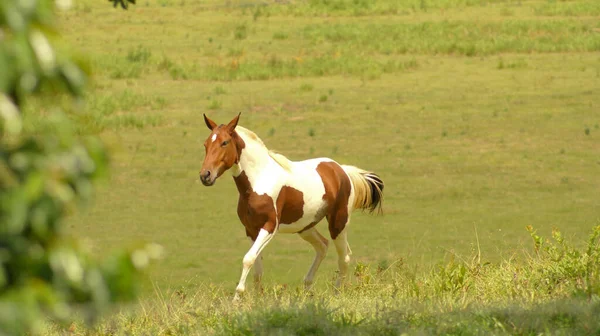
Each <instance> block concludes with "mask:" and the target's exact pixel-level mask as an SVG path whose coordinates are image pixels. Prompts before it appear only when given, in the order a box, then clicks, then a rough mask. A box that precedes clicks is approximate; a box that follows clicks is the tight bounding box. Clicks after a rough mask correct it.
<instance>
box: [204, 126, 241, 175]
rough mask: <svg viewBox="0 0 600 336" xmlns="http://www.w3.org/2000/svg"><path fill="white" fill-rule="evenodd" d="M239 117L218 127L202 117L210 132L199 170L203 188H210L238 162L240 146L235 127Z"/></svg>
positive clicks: (205, 142)
mask: <svg viewBox="0 0 600 336" xmlns="http://www.w3.org/2000/svg"><path fill="white" fill-rule="evenodd" d="M238 119H239V115H238V116H237V117H235V118H233V120H232V121H230V122H229V124H227V125H220V126H217V124H216V123H215V122H214V121H212V120H210V119H208V118H207V117H206V116H204V122H205V123H206V126H207V127H208V128H209V129H210V130H211V131H212V133H211V134H210V135H209V136H208V138H207V139H206V141H204V148H205V150H206V157H205V158H204V163H203V164H202V169H201V170H200V181H202V184H204V185H205V186H212V185H213V184H215V181H216V180H217V178H218V177H219V176H221V175H222V174H223V172H225V171H226V170H228V169H229V168H231V167H232V166H233V165H234V164H235V163H236V162H238V161H239V155H240V154H239V149H238V148H237V147H238V146H240V144H239V143H238V142H237V141H236V138H237V135H236V134H235V127H236V126H237V121H238Z"/></svg>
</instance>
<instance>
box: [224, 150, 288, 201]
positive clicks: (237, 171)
mask: <svg viewBox="0 0 600 336" xmlns="http://www.w3.org/2000/svg"><path fill="white" fill-rule="evenodd" d="M244 140H246V139H244ZM277 167H278V166H277V163H276V162H275V160H273V158H271V156H270V155H269V151H268V149H267V148H265V147H264V146H262V145H259V144H256V143H252V142H246V147H245V148H244V150H242V155H241V157H240V161H239V162H238V163H237V164H236V165H234V167H232V175H233V177H234V178H236V179H238V178H239V177H240V175H241V174H242V173H244V174H245V176H246V178H247V179H248V182H249V185H247V186H246V185H244V186H243V187H242V188H243V189H246V188H253V189H256V187H257V186H253V185H252V183H253V182H254V183H256V182H257V181H261V180H264V178H273V179H276V176H272V175H274V173H277ZM236 183H237V181H236ZM240 187H241V186H240V185H238V188H240ZM239 191H240V192H246V191H247V190H239Z"/></svg>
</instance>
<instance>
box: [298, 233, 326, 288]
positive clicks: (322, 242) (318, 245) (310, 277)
mask: <svg viewBox="0 0 600 336" xmlns="http://www.w3.org/2000/svg"><path fill="white" fill-rule="evenodd" d="M299 235H300V237H302V239H304V240H306V241H307V242H309V243H310V244H311V245H312V246H313V247H314V248H315V252H316V253H317V254H316V255H315V260H314V261H313V263H312V265H311V266H310V269H309V270H308V273H306V276H305V277H304V287H305V288H306V289H310V287H311V286H312V284H313V282H314V278H315V274H316V273H317V270H318V269H319V266H320V265H321V261H323V259H324V258H325V255H326V254H327V247H328V246H329V241H328V240H327V238H325V237H323V236H322V235H321V234H320V233H319V231H317V229H316V228H314V227H313V228H310V229H308V230H306V231H304V232H301V233H299Z"/></svg>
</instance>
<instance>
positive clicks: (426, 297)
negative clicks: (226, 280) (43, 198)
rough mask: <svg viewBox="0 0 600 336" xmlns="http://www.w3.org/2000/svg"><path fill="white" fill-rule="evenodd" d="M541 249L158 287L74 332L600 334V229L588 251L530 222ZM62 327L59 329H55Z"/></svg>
mask: <svg viewBox="0 0 600 336" xmlns="http://www.w3.org/2000/svg"><path fill="white" fill-rule="evenodd" d="M528 230H529V233H530V235H531V237H532V240H533V246H534V248H533V253H531V254H525V255H523V256H521V257H520V258H519V259H517V258H514V257H511V258H510V259H506V260H504V261H503V262H501V263H498V264H491V263H486V262H482V260H481V257H482V256H481V255H479V254H477V253H476V254H474V255H473V256H471V257H470V258H460V257H454V258H451V259H450V260H449V261H447V262H445V263H440V264H439V265H438V266H436V267H434V268H432V269H430V270H429V271H425V272H422V271H418V270H416V269H415V268H414V267H411V266H409V265H407V264H405V263H404V262H403V261H402V260H399V261H397V262H395V263H393V264H391V265H379V266H378V267H372V266H371V265H364V264H357V265H356V267H355V268H354V274H353V277H354V279H353V280H354V281H353V283H352V284H350V285H348V286H347V287H346V288H345V289H344V291H343V292H342V293H341V294H339V295H333V293H332V290H331V289H326V290H323V291H315V292H305V291H303V290H300V289H295V288H287V287H286V286H274V287H270V288H267V289H265V290H264V291H262V292H258V291H254V292H251V293H249V294H247V295H246V296H245V297H244V298H243V301H242V303H240V304H236V305H234V304H232V303H231V302H230V299H231V293H230V289H223V288H222V287H216V286H212V285H203V286H201V287H200V288H198V289H195V290H193V291H186V290H171V291H169V292H167V293H163V292H161V291H159V290H157V291H156V293H155V296H156V297H155V298H153V299H152V300H143V301H141V302H140V304H139V305H138V306H137V307H134V309H133V310H123V311H122V312H121V313H119V314H117V315H115V316H113V317H109V318H108V319H106V320H105V321H103V322H102V323H100V324H99V325H97V326H95V327H94V328H93V329H86V328H85V327H84V326H83V325H80V324H74V325H71V326H70V330H71V331H76V332H75V333H76V334H89V335H102V334H132V335H133V334H152V335H174V334H176V335H196V334H218V335H342V334H343V335H398V334H401V333H408V334H423V333H425V334H432V333H433V334H481V333H484V334H490V333H492V334H513V335H514V334H523V335H533V334H542V333H543V334H579V335H591V334H597V333H598V332H600V320H599V319H597V318H596V316H597V314H599V313H600V242H599V237H600V226H597V227H595V228H594V229H593V230H592V233H591V234H590V236H589V239H588V241H587V244H585V246H584V247H583V248H575V247H573V246H572V245H571V244H569V243H567V242H566V241H565V239H564V238H563V236H562V234H561V233H560V232H559V231H556V230H555V231H554V232H553V234H552V239H543V238H542V237H540V236H538V235H537V233H536V231H535V230H533V228H531V227H528ZM63 328H64V327H61V326H51V327H50V329H51V330H52V332H53V333H54V334H58V333H61V332H62V330H64V329H63Z"/></svg>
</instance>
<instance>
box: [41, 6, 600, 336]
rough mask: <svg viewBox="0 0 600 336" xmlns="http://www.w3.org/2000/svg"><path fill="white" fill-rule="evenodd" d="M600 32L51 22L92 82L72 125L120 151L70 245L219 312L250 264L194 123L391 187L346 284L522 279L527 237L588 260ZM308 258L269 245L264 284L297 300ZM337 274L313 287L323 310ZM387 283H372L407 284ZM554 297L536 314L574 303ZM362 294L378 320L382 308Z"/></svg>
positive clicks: (283, 241)
mask: <svg viewBox="0 0 600 336" xmlns="http://www.w3.org/2000/svg"><path fill="white" fill-rule="evenodd" d="M599 19H600V5H599V2H598V1H595V0H581V1H553V0H549V1H528V0H523V1H501V0H439V1H433V0H419V1H417V0H414V1H413V0H411V1H402V2H400V1H392V0H388V1H384V0H381V1H364V0H329V1H327V0H309V1H300V0H295V1H236V0H231V1H225V2H221V1H210V0H206V1H200V0H156V1H155V0H140V1H139V2H138V4H137V5H135V6H132V7H131V8H130V9H129V10H128V11H121V10H115V9H113V8H112V7H111V6H110V5H109V4H107V3H105V2H99V3H98V2H96V1H91V0H86V1H79V2H77V3H76V5H75V7H74V8H73V9H72V10H70V11H68V12H65V13H62V14H61V19H60V23H61V27H62V31H63V32H64V36H65V38H66V40H67V42H69V44H70V45H71V46H72V47H73V48H74V49H75V50H77V51H78V52H81V53H83V54H87V55H88V56H89V59H90V65H91V67H92V69H93V70H94V73H95V77H94V84H93V89H92V90H91V91H90V94H89V99H88V101H87V104H88V106H87V107H88V108H87V110H86V112H85V113H83V114H78V115H75V116H74V117H75V118H76V119H77V120H78V121H79V124H78V127H79V129H80V131H81V133H84V134H86V133H97V134H100V135H101V136H102V138H103V139H105V141H106V142H107V143H108V144H109V145H110V146H111V149H112V151H113V165H112V166H113V169H112V176H111V178H110V180H109V181H107V183H106V184H104V185H102V186H101V187H100V189H99V191H98V194H97V200H96V202H95V204H94V206H93V207H91V208H90V209H89V210H87V211H85V212H83V213H79V214H77V215H75V216H73V217H72V218H70V219H69V223H68V224H69V227H70V228H71V230H72V231H73V232H74V234H76V235H78V236H80V237H83V238H84V240H85V242H86V243H87V244H88V245H89V246H90V248H91V249H92V250H93V251H94V252H95V253H97V254H98V255H102V254H103V253H104V252H106V251H107V250H108V248H110V247H118V246H127V245H128V244H133V243H135V242H138V241H152V242H156V243H159V244H161V245H162V246H163V247H164V248H165V250H166V256H165V258H164V260H163V261H162V262H161V263H159V264H157V265H156V266H155V267H154V269H153V271H152V273H151V274H150V278H151V280H152V282H153V283H154V286H156V288H157V289H156V291H158V292H159V293H174V292H175V291H180V292H179V293H198V289H199V288H201V289H208V288H213V289H214V292H215V293H216V294H214V295H216V296H215V297H220V298H221V296H224V297H228V296H229V295H230V294H231V292H232V291H233V289H234V287H235V283H236V281H237V280H238V277H239V272H240V271H241V259H242V257H243V255H244V254H245V252H246V251H247V249H248V248H249V246H250V245H249V240H248V239H247V238H246V237H245V234H244V229H243V227H242V225H241V224H240V222H239V220H238V219H237V215H236V210H235V209H236V203H237V191H236V189H235V186H234V184H233V182H232V180H231V178H230V177H228V176H224V177H222V178H221V179H220V180H219V181H217V184H216V185H215V186H214V187H212V188H206V187H204V186H202V185H201V184H200V183H198V182H197V180H198V179H197V174H198V171H199V169H200V166H201V164H202V160H203V158H204V150H203V148H202V142H203V141H204V139H205V138H206V137H207V136H208V130H207V129H206V127H205V126H204V122H203V120H202V113H207V114H208V115H209V116H210V117H211V118H212V119H214V120H216V121H218V122H223V123H224V122H227V121H228V120H230V119H231V118H232V117H233V116H234V115H235V114H237V113H238V112H242V116H241V121H240V124H242V125H244V126H245V127H247V128H250V129H252V130H254V131H255V132H256V133H257V134H258V135H259V136H260V137H261V138H262V139H263V140H264V142H265V143H266V144H267V146H268V147H270V148H272V149H275V150H277V151H279V152H281V153H283V154H285V155H287V156H288V157H289V158H291V159H293V160H301V159H306V158H310V157H320V156H327V157H331V158H333V159H335V160H337V161H338V162H341V163H346V164H352V165H357V166H359V167H362V168H365V169H369V170H373V171H375V172H377V173H379V174H380V175H381V176H382V178H383V179H384V181H385V183H386V188H385V200H384V215H383V216H368V215H365V214H362V213H356V214H355V215H354V216H353V219H352V224H351V227H350V232H349V243H350V246H351V247H352V250H353V252H354V254H353V257H354V260H353V267H356V265H359V266H360V265H368V267H370V268H371V269H373V270H375V269H377V268H378V267H380V268H383V269H385V268H386V267H387V266H389V265H395V264H398V263H401V264H403V265H406V266H405V267H407V268H409V269H411V270H412V272H414V274H416V275H415V276H417V275H419V276H421V275H422V276H425V275H427V274H430V273H429V272H430V270H431V269H432V267H433V266H434V265H437V264H440V263H441V264H444V265H445V264H446V262H448V260H449V259H450V258H455V259H457V260H461V258H464V259H468V260H470V257H471V256H472V255H473V254H474V253H476V252H477V253H480V257H481V260H482V261H481V263H484V262H491V263H492V265H501V264H502V263H503V262H507V261H510V260H513V259H514V258H516V259H519V260H528V259H527V258H529V257H528V256H527V254H528V253H533V248H532V246H533V245H532V243H531V237H530V235H529V234H528V232H527V231H526V226H528V225H532V226H533V227H534V228H536V229H537V230H538V232H539V234H540V235H542V236H545V237H549V236H550V233H551V231H552V228H557V229H559V230H560V231H561V232H562V234H563V235H564V236H566V237H567V238H568V239H569V240H570V241H573V242H574V244H575V246H576V247H577V248H584V247H585V242H586V239H587V236H588V234H589V233H590V230H591V228H592V227H594V226H595V225H598V223H599V222H598V220H599V218H600V215H599V214H600V203H599V201H598V199H599V196H600V175H599V172H600V98H599V97H600V54H599V53H598V51H600V20H599ZM31 119H32V120H31V125H35V122H36V120H35V117H34V118H31ZM323 228H324V226H323ZM321 231H322V232H326V231H324V230H321ZM478 251H480V252H478ZM313 253H314V252H313V250H312V247H310V245H309V244H307V243H305V242H303V241H302V240H301V239H300V238H299V237H296V236H294V235H278V236H277V237H276V238H275V239H274V240H273V242H272V243H271V244H270V245H269V246H268V247H267V249H266V250H265V253H264V257H265V281H266V283H267V285H268V286H274V287H273V288H275V289H274V290H276V289H277V288H279V287H278V286H280V285H285V286H287V288H292V289H295V288H296V287H298V286H300V284H301V281H302V277H303V275H304V273H305V272H306V270H307V269H308V267H309V266H310V263H311V262H312V258H313ZM335 258H336V256H335V253H334V252H333V250H331V251H330V253H329V255H328V257H327V259H326V260H325V261H324V263H323V264H322V267H321V269H320V271H319V274H318V275H317V289H318V290H320V291H324V292H323V293H325V294H322V295H323V296H322V298H325V297H327V293H328V292H327V291H328V288H329V286H330V283H331V279H332V277H333V276H334V271H335V269H336V265H337V263H336V262H335ZM400 260H401V262H399V261H400ZM523 262H524V263H526V262H525V261H523ZM357 263H358V264H357ZM360 267H362V266H360ZM360 267H358V268H360ZM497 267H498V268H497V270H501V269H502V268H501V266H497ZM490 274H491V273H490ZM496 275H497V274H496ZM496 275H494V276H496ZM490 276H492V275H490ZM390 277H391V276H389V275H387V276H386V277H380V278H378V279H379V281H380V282H381V283H386V284H388V285H390V284H391V283H394V281H396V282H397V281H399V280H398V278H397V277H396V278H394V277H391V278H390ZM394 279H396V280H394ZM353 281H355V282H358V283H359V284H360V283H361V281H362V280H360V279H356V278H355V279H353ZM390 286H391V285H390ZM386 288H387V287H386ZM490 288H496V287H490ZM527 288H532V289H533V287H527ZM146 293H147V297H149V298H153V297H155V295H156V294H154V290H153V286H150V285H148V286H146ZM219 293H220V294H219ZM431 293H436V292H435V291H432V292H431ZM553 293H554V292H553ZM557 293H558V294H556V296H552V295H550V296H544V297H543V299H544V300H550V299H560V298H563V297H564V296H569V295H568V294H565V293H563V292H560V291H559V292H557ZM354 294H355V295H356V297H358V298H363V297H369V295H372V299H371V300H370V301H369V302H371V303H372V304H374V302H376V301H377V300H376V298H378V297H379V298H382V297H386V295H387V294H389V293H388V292H386V291H382V292H380V293H379V294H373V293H371V292H364V293H363V292H359V293H358V294H356V293H354ZM354 294H353V295H354ZM204 295H207V296H204ZM273 295H275V294H273ZM290 295H291V294H290ZM200 297H201V299H199V302H204V301H206V300H210V295H209V294H202V295H200ZM269 297H270V298H271V297H272V295H270V296H269ZM349 297H355V296H349ZM405 298H406V299H407V300H408V298H409V297H408V296H406V297H405ZM492 298H493V296H489V300H487V299H485V300H481V301H480V302H479V303H482V304H483V303H486V302H491V301H493V300H492ZM345 299H348V298H347V297H344V298H341V299H335V300H338V301H335V302H333V303H331V305H333V306H335V304H336V302H337V303H338V304H339V303H340V302H341V303H342V304H345V303H344V302H346V301H343V300H345ZM498 299H503V300H504V299H510V297H508V296H502V295H500V296H499V297H498ZM290 300H291V299H290ZM348 300H349V299H348ZM357 300H358V301H356V300H354V301H352V304H351V305H350V306H356V307H358V306H359V305H360V302H361V301H360V300H361V299H357ZM447 300H448V302H450V301H452V302H454V301H453V300H460V297H457V296H449V297H448V298H447ZM486 300H487V301H486ZM533 301H535V300H533ZM286 302H287V301H286ZM311 302H312V303H311ZM386 302H387V303H386V304H389V305H391V303H390V302H388V301H386ZM544 302H546V301H544ZM288 303H289V302H288ZM313 303H314V301H313V300H308V301H302V303H301V304H300V306H301V307H304V308H302V309H306V310H302V309H300V308H299V309H300V311H302V312H307V314H311V310H310V309H313V308H310V307H313V306H310V305H311V304H313ZM544 304H546V303H544ZM197 305H198V306H202V307H205V306H203V305H207V306H206V307H208V306H209V305H210V304H209V303H207V302H204V303H197ZM574 305H575V306H574V307H576V308H573V309H575V310H577V309H580V310H581V311H586V312H587V311H588V310H589V309H596V310H597V309H598V308H597V305H596V306H595V307H596V308H594V306H588V305H583V306H582V307H580V306H578V305H579V303H576V304H574ZM159 306H160V305H159ZM567 306H568V305H567ZM261 307H264V305H261ZM281 307H285V305H284V306H277V305H275V306H272V307H271V306H269V307H266V308H264V309H266V310H271V311H274V310H277V309H283V308H281ZM307 307H308V308H307ZM365 307H374V306H373V305H371V304H367V305H366V306H365ZM407 307H408V306H407ZM411 307H412V306H411ZM445 307H446V308H448V307H454V308H457V307H458V308H461V309H462V308H465V307H463V306H461V305H460V304H459V303H455V304H454V303H453V304H448V305H447V306H445ZM569 307H570V306H569ZM488 308H489V307H488ZM215 309H216V310H215V312H217V313H219V312H220V313H219V314H221V313H222V312H223V311H224V310H223V308H222V307H219V308H215ZM315 309H320V308H315ZM365 309H368V308H365ZM406 309H413V308H406ZM415 309H416V308H415ZM490 309H492V308H490ZM498 309H500V308H498ZM523 309H526V308H523ZM544 309H546V308H543V309H541V310H540V311H552V308H547V310H544ZM548 309H549V310H548ZM384 310H385V309H384ZM248 311H250V312H251V309H250V308H248ZM411 311H413V310H411ZM414 311H418V310H414ZM414 311H413V312H414ZM435 311H436V309H435V308H431V309H430V310H429V313H430V314H433V312H435ZM447 311H448V309H441V310H440V311H439V312H440V313H441V312H447ZM590 311H591V310H590ZM217 313H215V314H217ZM251 313H252V312H251ZM372 313H373V310H371V311H370V313H369V314H371V315H369V316H371V317H370V318H372V317H373V316H375V315H373V314H374V313H373V314H372ZM459 313H460V312H458V313H457V314H459ZM224 314H225V313H224ZM282 314H283V313H282ZM357 314H363V313H360V312H359V313H357ZM406 314H409V313H408V310H407V311H406ZM415 314H417V313H415ZM540 314H543V313H540ZM225 315H226V314H225ZM334 315H335V314H334ZM409 315H410V314H409ZM426 315H427V314H426ZM220 316H221V315H220ZM241 316H242V317H240V318H244V317H243V316H246V315H243V314H242V315H241ZM335 316H338V315H335ZM344 316H345V315H344ZM407 316H408V315H407ZM423 316H425V315H423ZM428 316H429V315H428ZM231 318H232V319H233V318H234V317H231ZM248 318H250V317H248ZM356 318H358V319H359V320H360V316H358V317H356ZM432 318H433V317H432ZM448 318H450V319H457V318H458V317H456V316H455V317H448ZM458 319H459V320H460V318H458ZM357 321H358V320H357ZM354 322H356V321H354ZM448 323H450V322H448ZM486 323H487V322H486ZM475 324H476V323H475ZM486 325H487V324H486ZM407 326H412V327H417V329H418V330H420V329H419V327H418V325H416V324H411V323H409V324H408V325H407ZM595 327H596V328H598V326H597V325H596V326H595ZM374 328H375V327H374ZM209 329H210V328H209ZM190 330H192V331H190V332H191V333H194V332H198V330H201V329H193V328H192V329H190ZM210 330H213V331H214V330H217V329H210ZM331 330H333V329H331ZM335 330H337V329H335ZM340 330H341V329H340ZM356 330H357V331H356V333H358V334H360V333H363V332H365V333H370V332H371V331H369V330H371V329H369V330H367V329H365V330H362V329H360V330H359V329H356ZM361 330H362V331H361ZM373 330H379V329H373ZM423 330H424V329H423ZM444 330H445V329H439V330H438V331H439V332H442V333H444ZM481 330H487V329H481ZM498 330H499V329H498ZM536 330H537V329H536ZM590 330H592V329H590ZM593 330H598V329H593ZM397 331H398V332H399V331H401V330H400V329H398V330H397ZM513 331H514V330H513ZM171 332H173V331H172V330H171ZM182 332H183V331H182ZM221 332H224V333H235V332H234V331H231V330H229V331H227V330H221ZM336 332H341V331H339V330H338V331H332V333H336ZM423 332H427V331H423ZM392 333H393V332H392ZM473 333H474V332H473ZM175 334H178V332H175ZM284 334H286V333H285V332H284ZM326 334H330V333H327V332H326Z"/></svg>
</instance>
